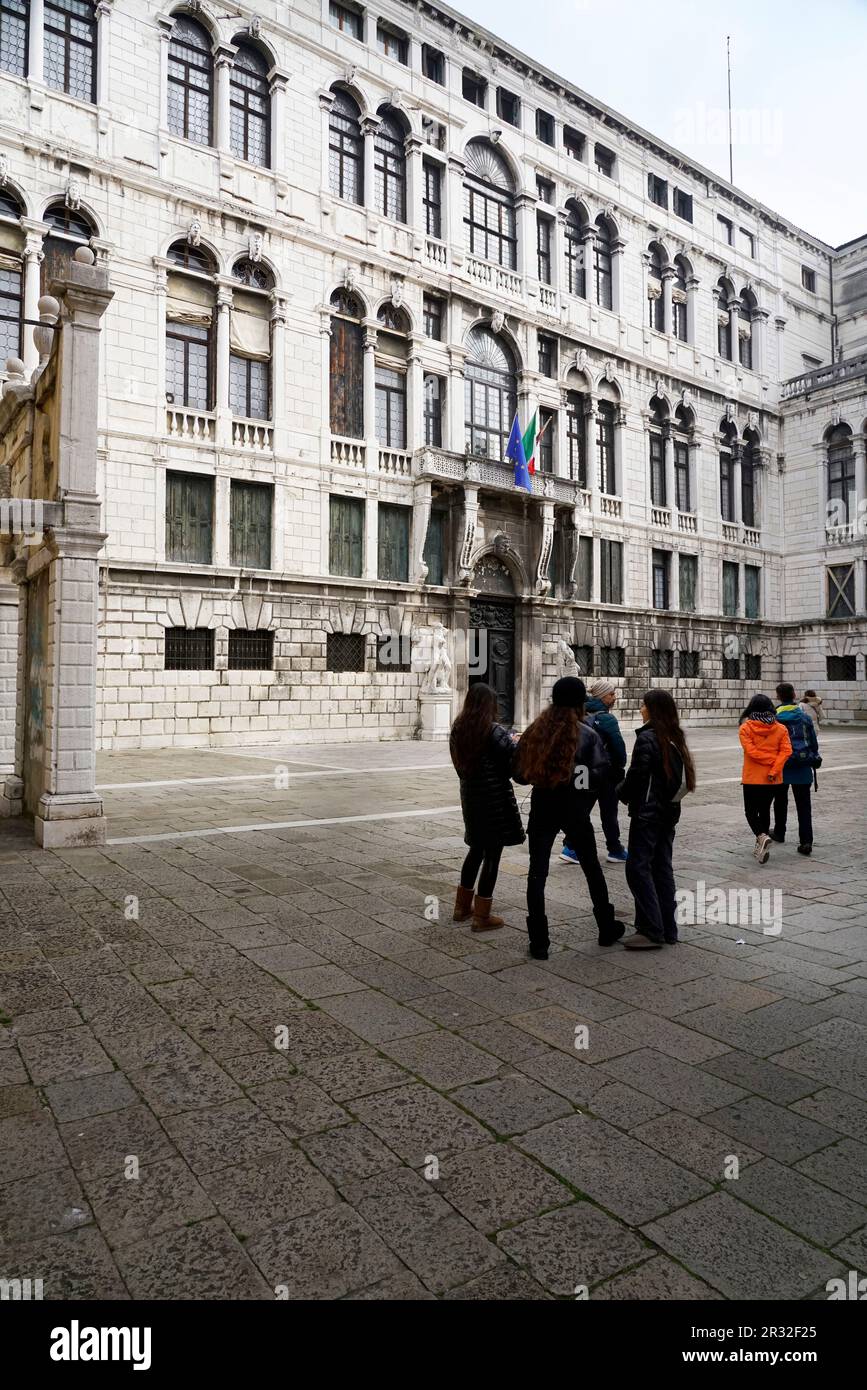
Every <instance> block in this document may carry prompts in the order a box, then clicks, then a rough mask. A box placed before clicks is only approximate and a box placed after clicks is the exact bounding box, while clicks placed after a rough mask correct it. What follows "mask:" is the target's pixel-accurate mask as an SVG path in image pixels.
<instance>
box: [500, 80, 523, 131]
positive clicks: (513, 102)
mask: <svg viewBox="0 0 867 1390" xmlns="http://www.w3.org/2000/svg"><path fill="white" fill-rule="evenodd" d="M497 115H498V116H499V118H500V120H501V121H505V122H506V124H507V125H514V126H520V124H521V103H520V101H519V100H518V98H517V97H516V96H515V93H514V92H507V91H506V89H505V87H498V88H497Z"/></svg>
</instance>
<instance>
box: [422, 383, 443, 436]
mask: <svg viewBox="0 0 867 1390" xmlns="http://www.w3.org/2000/svg"><path fill="white" fill-rule="evenodd" d="M444 386H445V383H444V382H443V379H442V377H440V376H434V375H433V373H432V372H425V375H424V442H425V444H427V445H429V446H430V447H431V448H434V449H440V448H442V442H443V396H444Z"/></svg>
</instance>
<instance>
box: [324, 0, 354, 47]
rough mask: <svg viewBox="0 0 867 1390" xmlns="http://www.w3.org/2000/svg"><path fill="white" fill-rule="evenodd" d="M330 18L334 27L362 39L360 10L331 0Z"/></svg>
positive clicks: (329, 7)
mask: <svg viewBox="0 0 867 1390" xmlns="http://www.w3.org/2000/svg"><path fill="white" fill-rule="evenodd" d="M328 18H329V21H330V22H331V24H333V26H334V28H335V29H339V30H340V32H341V33H342V34H348V35H349V37H350V38H351V39H359V40H360V39H361V14H360V12H359V11H358V10H353V9H352V8H351V7H350V6H349V5H339V4H337V3H336V0H331V3H330V4H329V6H328Z"/></svg>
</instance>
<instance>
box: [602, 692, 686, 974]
mask: <svg viewBox="0 0 867 1390" xmlns="http://www.w3.org/2000/svg"><path fill="white" fill-rule="evenodd" d="M641 718H642V720H643V721H644V722H643V724H642V725H641V728H640V729H638V730H636V736H635V747H634V748H633V750H632V761H631V762H630V764H629V771H628V772H627V774H626V777H625V778H624V780H623V782H622V783H621V785H620V787H619V788H618V794H619V797H620V800H621V801H623V802H625V803H626V806H627V808H628V810H629V857H628V859H627V861H626V882H627V883H628V884H629V888H630V891H631V892H632V896H633V898H634V899H635V934H634V935H633V936H629V937H627V938H626V940H625V941H624V943H623V945H624V946H625V947H626V949H627V950H629V951H653V950H659V949H660V947H661V946H662V945H663V944H664V943H667V944H668V945H670V946H674V945H676V943H677V918H676V915H675V914H676V901H675V892H676V889H675V882H674V868H673V865H672V857H673V851H674V837H675V834H676V831H677V824H678V821H679V820H680V811H681V801H682V800H683V798H684V796H686V794H687V792H692V791H695V765H694V763H693V760H692V754H691V753H690V751H689V748H688V746H687V742H686V735H685V734H684V732H683V729H682V728H681V727H680V720H679V718H678V713H677V705H676V704H675V702H674V700H673V698H672V696H671V695H670V694H669V692H668V691H667V690H648V691H647V692H646V693H645V696H644V700H643V701H642V704H641Z"/></svg>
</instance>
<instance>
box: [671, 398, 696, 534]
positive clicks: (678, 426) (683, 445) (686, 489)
mask: <svg viewBox="0 0 867 1390" xmlns="http://www.w3.org/2000/svg"><path fill="white" fill-rule="evenodd" d="M694 429H695V416H694V415H693V413H692V411H691V409H690V408H689V406H687V405H679V406H678V407H677V410H676V411H675V412H674V431H673V435H672V438H673V441H674V505H675V506H676V507H677V510H678V511H679V512H691V511H692V510H693V505H692V478H691V477H690V467H689V442H690V439H691V438H692V434H693V431H694Z"/></svg>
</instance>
